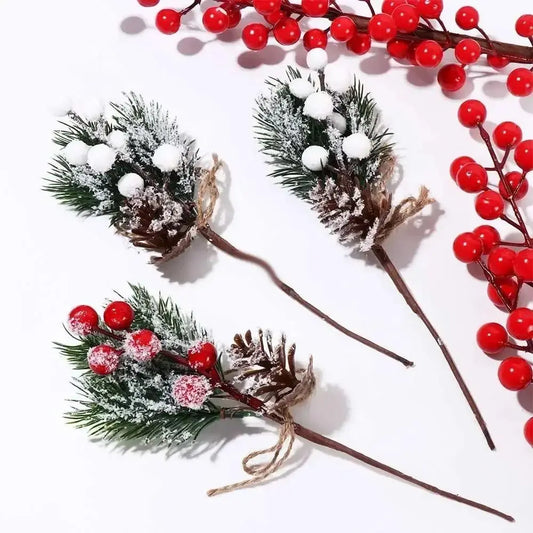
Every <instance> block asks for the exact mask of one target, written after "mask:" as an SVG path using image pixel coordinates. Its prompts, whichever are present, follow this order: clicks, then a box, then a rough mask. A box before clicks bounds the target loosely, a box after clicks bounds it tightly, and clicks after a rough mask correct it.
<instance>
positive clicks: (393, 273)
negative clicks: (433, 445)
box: [372, 245, 496, 450]
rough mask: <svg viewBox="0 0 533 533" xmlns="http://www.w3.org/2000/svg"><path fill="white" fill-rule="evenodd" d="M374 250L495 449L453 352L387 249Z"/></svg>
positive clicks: (374, 248) (379, 247)
mask: <svg viewBox="0 0 533 533" xmlns="http://www.w3.org/2000/svg"><path fill="white" fill-rule="evenodd" d="M372 251H373V252H374V255H375V256H376V258H377V260H378V261H379V263H380V264H381V266H382V267H383V269H384V270H385V272H386V273H387V274H388V275H389V277H390V278H391V280H392V282H393V283H394V285H395V286H396V288H397V289H398V291H399V292H400V294H401V295H402V296H403V297H404V299H405V301H406V302H407V305H409V307H410V308H411V309H412V311H413V312H414V313H415V314H416V315H418V317H419V318H420V319H421V320H422V322H423V323H424V325H425V326H426V328H427V329H428V331H429V332H430V333H431V335H432V337H433V338H434V339H435V341H436V342H437V344H438V346H439V348H440V350H441V352H442V354H443V355H444V358H445V359H446V362H447V363H448V366H449V367H450V369H451V371H452V374H453V376H454V377H455V379H456V381H457V383H458V384H459V387H460V389H461V391H462V392H463V395H464V397H465V398H466V401H467V402H468V405H469V406H470V409H471V410H472V413H474V416H475V418H476V420H477V422H478V424H479V427H480V428H481V431H482V432H483V435H484V436H485V439H486V440H487V444H488V445H489V448H490V449H491V450H494V449H495V448H496V446H495V445H494V441H493V440H492V437H491V436H490V433H489V430H488V428H487V424H486V423H485V420H484V419H483V416H482V414H481V411H480V410H479V408H478V406H477V404H476V402H475V400H474V397H473V396H472V394H471V392H470V390H469V388H468V386H467V385H466V383H465V380H464V379H463V377H462V376H461V373H460V372H459V369H458V368H457V365H456V364H455V361H454V360H453V358H452V355H451V353H450V352H449V350H448V348H447V347H446V345H445V344H444V342H443V340H442V339H441V338H440V335H439V334H438V332H437V330H436V329H435V328H434V326H433V324H432V323H431V322H430V321H429V319H428V317H427V316H426V314H425V313H424V311H423V310H422V308H421V307H420V305H419V304H418V302H417V301H416V299H415V297H414V296H413V294H412V293H411V291H410V289H409V287H408V286H407V284H406V283H405V281H404V280H403V278H402V276H401V274H400V273H399V271H398V269H397V268H396V266H395V265H394V263H393V262H392V260H391V259H390V257H389V255H388V254H387V252H386V251H385V249H384V248H383V247H382V246H380V245H374V246H373V248H372Z"/></svg>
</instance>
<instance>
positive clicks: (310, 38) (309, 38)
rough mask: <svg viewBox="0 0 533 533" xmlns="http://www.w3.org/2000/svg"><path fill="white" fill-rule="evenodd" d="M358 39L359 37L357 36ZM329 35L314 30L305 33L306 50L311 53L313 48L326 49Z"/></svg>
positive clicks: (316, 29)
mask: <svg viewBox="0 0 533 533" xmlns="http://www.w3.org/2000/svg"><path fill="white" fill-rule="evenodd" d="M355 37H357V35H356V36H355ZM327 44H328V34H327V33H326V32H325V31H322V30H319V29H318V28H313V29H311V30H307V31H306V32H305V33H304V48H305V49H306V50H307V51H309V50H312V49H313V48H326V46H327Z"/></svg>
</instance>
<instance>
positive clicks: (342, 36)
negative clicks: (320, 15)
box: [329, 15, 357, 43]
mask: <svg viewBox="0 0 533 533" xmlns="http://www.w3.org/2000/svg"><path fill="white" fill-rule="evenodd" d="M329 32H330V33H331V36H332V37H333V38H334V39H335V40H336V41H339V42H341V43H345V42H346V41H349V40H350V39H351V38H352V37H353V36H354V35H355V34H356V32H357V27H356V26H355V22H354V21H353V20H352V19H351V18H350V17H346V16H345V15H343V16H341V17H337V18H335V19H333V21H332V22H331V26H330V28H329Z"/></svg>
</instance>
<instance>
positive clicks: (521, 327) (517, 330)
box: [507, 307, 533, 341]
mask: <svg viewBox="0 0 533 533" xmlns="http://www.w3.org/2000/svg"><path fill="white" fill-rule="evenodd" d="M507 331H508V332H509V333H510V334H511V335H512V336H513V337H514V338H515V339H518V340H520V341H527V340H530V339H532V338H533V311H532V310H531V309H528V308H527V307H519V308H518V309H515V310H514V311H513V312H512V313H511V314H510V315H509V317H508V318H507Z"/></svg>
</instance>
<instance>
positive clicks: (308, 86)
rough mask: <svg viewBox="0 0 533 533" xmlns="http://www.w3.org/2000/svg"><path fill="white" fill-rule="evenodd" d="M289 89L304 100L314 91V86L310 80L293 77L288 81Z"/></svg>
mask: <svg viewBox="0 0 533 533" xmlns="http://www.w3.org/2000/svg"><path fill="white" fill-rule="evenodd" d="M289 91H290V92H291V94H292V95H293V96H296V98H301V99H302V100H304V99H305V98H307V97H308V96H309V95H310V94H312V93H314V92H315V88H314V86H313V84H312V83H311V82H310V81H308V80H304V79H303V78H295V79H294V80H292V81H291V82H290V83H289Z"/></svg>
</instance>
